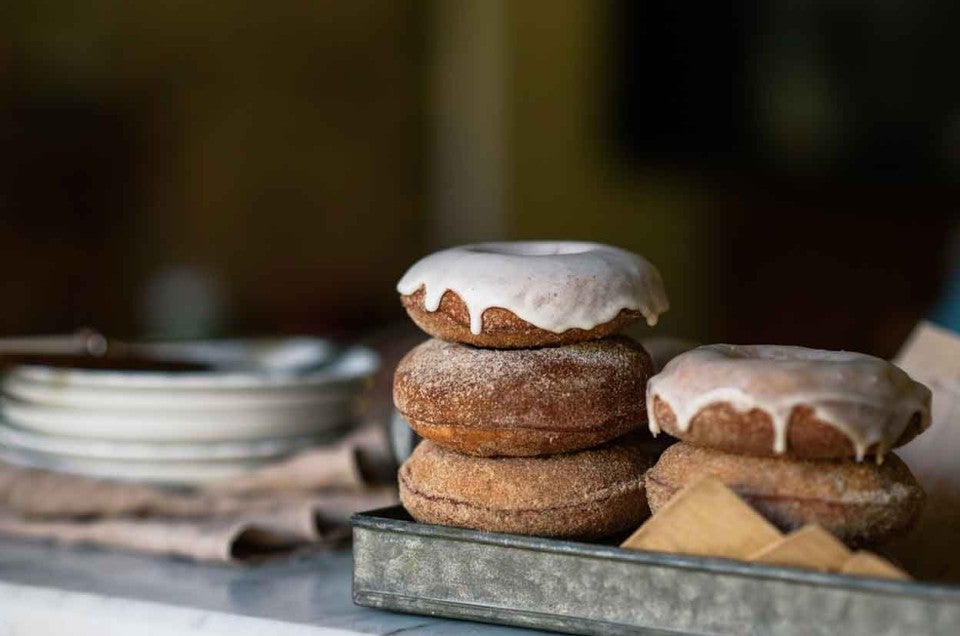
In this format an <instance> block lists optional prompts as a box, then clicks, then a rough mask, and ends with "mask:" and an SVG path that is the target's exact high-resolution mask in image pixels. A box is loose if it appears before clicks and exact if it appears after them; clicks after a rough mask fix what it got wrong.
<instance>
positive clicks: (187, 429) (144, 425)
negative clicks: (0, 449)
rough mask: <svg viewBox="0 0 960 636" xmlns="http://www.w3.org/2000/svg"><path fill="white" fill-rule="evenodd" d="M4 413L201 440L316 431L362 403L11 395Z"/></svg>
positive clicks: (121, 434) (36, 423) (54, 425)
mask: <svg viewBox="0 0 960 636" xmlns="http://www.w3.org/2000/svg"><path fill="white" fill-rule="evenodd" d="M0 413H2V416H3V419H5V420H6V421H8V422H10V423H11V424H13V425H14V426H18V427H20V428H25V429H29V430H32V431H38V432H41V433H45V434H47V435H67V436H73V437H85V438H97V439H105V440H136V441H151V442H199V441H214V440H222V441H226V440H249V439H263V438H271V437H274V438H275V437H292V436H303V435H316V434H320V433H323V432H326V431H330V430H332V429H337V428H341V427H343V426H346V425H348V424H350V423H351V422H352V421H353V420H354V418H355V415H356V403H355V401H354V400H352V399H346V400H341V401H338V402H322V403H319V404H318V403H314V402H310V401H306V402H294V403H290V404H280V405H266V406H258V407H251V406H241V407H233V406H224V407H220V408H216V409H213V408H204V409H202V410H171V409H164V408H151V409H146V408H143V409H104V408H73V407H61V406H49V405H46V404H36V403H31V402H21V401H19V400H13V399H5V400H3V403H2V405H0Z"/></svg>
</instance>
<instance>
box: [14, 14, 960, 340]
mask: <svg viewBox="0 0 960 636" xmlns="http://www.w3.org/2000/svg"><path fill="white" fill-rule="evenodd" d="M8 5H9V3H8ZM840 5H842V6H840ZM840 5H838V4H837V3H830V2H826V1H822V2H808V3H795V2H790V1H787V0H774V1H771V2H769V3H764V4H763V6H762V7H759V8H758V6H757V5H756V3H730V4H727V5H724V6H719V5H718V6H703V5H701V4H700V3H690V2H688V3H683V2H680V3H678V2H670V1H668V0H658V1H644V2H630V1H627V0H622V1H619V2H617V1H609V2H586V1H574V0H555V1H551V2H546V1H545V0H543V1H528V2H517V3H511V2H506V1H505V0H487V1H484V0H449V1H441V0H419V1H413V0H395V1H387V0H359V1H356V2H332V1H316V2H310V3H307V2H296V1H293V0H279V1H277V2H273V3H254V2H235V3H226V4H224V3H216V4H211V3H187V2H168V3H137V2H135V3H121V2H115V1H112V0H93V1H90V2H87V3H71V2H66V1H62V0H61V1H54V0H47V1H40V2H34V3H27V4H23V5H19V6H14V5H10V6H6V7H5V8H4V9H2V12H3V13H4V14H5V15H4V16H3V19H0V174H2V175H3V177H2V188H0V266H2V268H3V269H2V273H0V299H2V306H3V311H2V312H0V332H2V333H39V332H50V331H64V330H70V329H73V328H75V327H78V326H81V325H88V326H93V327H96V328H98V329H101V330H104V331H105V332H107V333H109V334H111V335H118V336H137V335H148V336H167V337H185V336H205V335H227V334H252V333H293V332H310V333H324V334H344V335H361V334H365V333H369V332H370V331H372V330H377V329H380V328H382V327H384V326H386V325H389V324H390V323H392V322H395V321H398V320H400V319H401V313H400V309H399V305H398V303H397V300H396V297H395V294H394V291H393V284H394V283H395V281H396V279H397V278H398V277H399V275H400V274H401V273H402V271H403V269H404V268H405V267H406V266H407V265H408V264H410V263H411V262H412V261H413V260H414V259H416V258H417V257H418V256H420V255H422V254H423V253H425V252H426V251H429V250H432V249H436V248H439V247H443V246H446V245H451V244H456V243H461V242H467V241H475V240H486V239H517V238H577V239H589V240H599V241H605V242H610V243H614V244H618V245H621V246H623V247H626V248H629V249H633V250H636V251H638V252H641V253H643V254H644V255H646V256H647V257H648V258H649V259H650V260H652V261H653V262H654V263H656V264H657V265H658V266H659V267H660V268H661V270H662V271H663V274H664V277H665V279H666V282H667V286H668V291H669V293H670V295H671V299H672V301H673V309H672V310H671V311H670V313H669V314H668V315H667V316H665V317H664V320H663V323H662V326H661V327H658V333H664V334H672V335H679V336H684V337H691V338H695V339H702V340H725V341H732V342H785V343H795V344H804V345H811V346H823V347H832V348H847V349H859V350H863V351H868V352H873V353H877V354H880V355H891V354H892V353H893V352H894V351H895V350H896V348H897V346H898V345H899V343H900V342H901V341H902V340H903V338H904V337H905V336H906V333H907V332H908V331H909V329H910V328H911V327H912V325H913V324H914V323H915V322H916V321H917V320H918V319H920V318H921V317H923V316H924V315H927V314H928V313H929V312H930V311H931V310H932V308H933V307H934V306H935V304H936V303H937V302H938V301H940V302H942V297H943V296H944V294H945V293H946V290H947V289H948V285H949V284H950V283H949V281H950V280H951V279H956V278H957V277H958V276H960V265H958V253H957V247H956V238H955V236H956V232H957V224H958V219H960V214H958V212H957V210H958V205H960V85H957V84H956V83H955V82H952V81H951V75H952V60H955V59H957V57H958V55H960V38H958V37H957V35H958V34H957V33H956V30H957V28H958V27H955V26H954V25H960V21H958V20H957V18H960V15H957V14H958V13H960V9H958V8H957V7H955V6H954V5H952V4H949V3H937V2H931V1H927V2H914V3H881V2H857V3H840Z"/></svg>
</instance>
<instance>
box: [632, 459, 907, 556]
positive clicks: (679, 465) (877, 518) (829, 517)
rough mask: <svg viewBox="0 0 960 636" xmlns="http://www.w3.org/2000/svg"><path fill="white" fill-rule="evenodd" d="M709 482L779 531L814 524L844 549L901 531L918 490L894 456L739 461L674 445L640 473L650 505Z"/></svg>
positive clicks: (904, 466)
mask: <svg viewBox="0 0 960 636" xmlns="http://www.w3.org/2000/svg"><path fill="white" fill-rule="evenodd" d="M706 475H710V476H713V477H716V478H717V479H719V480H720V481H722V482H723V483H725V484H726V485H727V486H729V487H730V488H732V489H733V490H734V491H735V492H737V494H739V495H740V496H741V497H743V498H744V499H745V500H746V501H747V502H748V503H750V505H752V506H753V507H754V508H755V509H756V510H758V511H759V512H760V513H761V514H763V515H764V516H765V517H766V518H767V519H769V520H770V521H771V522H772V523H774V524H775V525H776V526H778V527H779V528H780V529H781V530H784V531H789V530H793V529H796V528H799V527H801V526H803V525H805V524H807V523H818V524H820V525H822V526H823V527H824V528H826V529H827V530H829V531H830V532H832V533H833V534H834V535H836V536H837V537H838V538H840V539H841V540H842V541H844V542H845V543H847V544H849V545H853V546H857V545H864V544H874V543H879V542H882V541H884V540H886V539H888V538H890V537H892V536H895V535H896V534H899V533H901V532H903V531H904V530H906V529H908V528H909V527H910V526H911V525H912V524H913V522H914V521H915V519H916V517H917V515H918V514H919V512H920V510H921V508H922V506H923V501H924V494H923V490H922V489H921V488H920V485H919V484H918V483H917V481H916V479H915V478H914V477H913V474H912V473H911V472H910V469H909V468H907V466H906V464H904V463H903V462H902V461H901V460H900V459H899V458H898V457H897V456H896V455H893V454H889V455H887V456H886V458H885V460H884V463H883V464H881V465H877V464H875V463H873V462H862V463H858V462H854V461H852V460H850V459H841V460H803V459H783V458H769V457H746V456H741V455H733V454H729V453H724V452H722V451H718V450H714V449H709V448H704V447H699V446H694V445H692V444H687V443H684V442H681V443H678V444H674V445H673V446H671V447H670V448H668V449H667V450H666V451H664V453H663V454H662V455H661V456H660V460H659V461H658V462H657V464H656V465H655V466H654V467H653V468H651V469H650V470H649V471H648V472H647V475H646V487H647V497H648V500H649V504H650V508H651V510H653V511H654V512H655V511H657V510H659V509H660V507H662V506H663V505H664V504H665V503H666V502H667V501H669V500H670V498H671V497H673V495H675V494H676V493H677V492H678V491H679V490H680V489H682V488H683V487H685V486H686V485H688V484H691V483H693V482H694V481H696V480H697V479H700V478H701V477H703V476H706Z"/></svg>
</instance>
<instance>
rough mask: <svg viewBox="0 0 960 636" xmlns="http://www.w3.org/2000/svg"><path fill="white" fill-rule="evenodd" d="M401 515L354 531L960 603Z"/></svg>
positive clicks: (370, 514) (895, 585) (377, 512)
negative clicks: (415, 519)
mask: <svg viewBox="0 0 960 636" xmlns="http://www.w3.org/2000/svg"><path fill="white" fill-rule="evenodd" d="M398 513H401V514H404V515H405V514H407V513H406V511H405V510H404V508H403V506H402V505H394V506H387V507H383V508H376V509H373V510H367V511H363V512H357V513H354V514H353V515H352V516H351V517H350V525H351V526H352V527H354V528H364V529H370V530H379V531H386V532H393V533H399V534H409V535H418V536H427V537H437V538H443V539H450V540H454V541H463V542H468V543H480V544H485V545H494V546H500V547H507V548H520V549H524V550H533V551H538V552H548V553H554V554H567V555H574V556H582V557H589V558H594V559H603V560H612V561H621V562H628V563H636V564H638V565H651V566H658V567H666V568H671V569H677V570H686V571H693V572H706V573H712V574H724V575H728V576H739V577H745V578H751V579H764V580H776V581H784V582H789V583H797V584H805V585H818V586H826V587H832V588H838V589H846V590H854V591H859V592H870V593H879V594H885V595H896V596H899V597H901V598H902V597H903V596H911V597H919V598H924V599H928V600H932V597H937V598H938V599H940V600H944V601H947V602H951V601H952V602H955V603H958V604H960V585H953V584H949V583H933V582H925V581H898V580H892V579H880V578H871V577H865V576H854V575H849V574H831V573H825V572H817V571H815V570H804V569H800V568H789V567H782V566H773V565H763V564H758V563H750V562H747V561H740V560H736V559H725V558H719V557H701V556H692V555H685V554H672V553H669V552H652V551H646V550H626V549H623V548H620V547H619V546H610V545H598V544H594V543H584V542H579V541H567V540H563V539H551V538H546V537H532V536H525V535H517V534H506V533H498V532H484V531H480V530H469V529H466V528H456V527H452V526H439V525H433V524H426V523H419V522H417V521H407V520H405V519H397V518H393V516H395V515H397V514H398ZM354 583H356V581H354Z"/></svg>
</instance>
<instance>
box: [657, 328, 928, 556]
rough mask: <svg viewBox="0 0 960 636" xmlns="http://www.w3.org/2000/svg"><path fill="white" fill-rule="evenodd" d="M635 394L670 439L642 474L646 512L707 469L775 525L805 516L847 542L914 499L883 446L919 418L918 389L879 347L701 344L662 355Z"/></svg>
mask: <svg viewBox="0 0 960 636" xmlns="http://www.w3.org/2000/svg"><path fill="white" fill-rule="evenodd" d="M646 399H647V410H648V412H649V415H650V418H649V425H650V430H651V432H653V433H654V434H655V435H656V434H657V433H659V432H660V431H665V432H667V433H669V434H670V435H672V436H674V437H677V438H679V439H680V440H682V441H681V442H680V443H678V444H675V445H673V446H671V447H670V448H669V449H667V450H666V451H665V452H664V453H663V455H662V456H661V457H660V459H659V461H658V462H657V463H656V465H655V466H654V467H653V468H651V469H650V471H649V472H648V473H647V476H646V489H647V497H648V501H649V505H650V509H651V510H652V511H654V512H656V511H657V510H658V509H659V508H660V507H662V506H663V505H664V504H665V503H666V502H667V501H668V500H669V499H670V498H671V497H672V496H673V495H674V494H675V493H677V492H678V491H679V490H681V489H682V488H683V487H684V486H686V485H688V484H690V483H692V482H694V481H696V480H698V479H700V478H702V477H704V476H708V475H709V476H713V477H716V478H718V479H720V480H721V481H723V482H724V483H725V484H726V485H728V486H729V487H731V488H732V489H733V490H734V491H736V492H737V493H738V494H739V495H740V496H742V497H743V498H744V499H746V501H747V502H749V503H750V504H751V505H752V506H753V507H754V508H756V509H757V510H758V511H759V512H760V513H761V514H763V515H764V516H766V517H767V518H768V519H769V520H770V521H771V522H773V523H774V524H775V525H777V526H779V527H780V528H781V529H782V530H785V531H789V530H793V529H796V528H798V527H800V526H803V525H805V524H808V523H817V524H820V525H821V526H823V527H825V528H826V529H827V530H829V531H830V532H832V533H833V534H834V535H836V536H837V537H838V538H840V539H841V540H843V541H844V542H846V543H847V544H849V545H852V546H858V545H868V544H877V543H881V542H883V541H884V540H886V539H888V538H890V537H892V536H894V535H896V534H898V533H900V532H902V531H903V530H905V529H907V528H908V527H909V526H910V525H911V524H912V523H913V521H914V520H915V519H916V517H917V515H918V513H919V511H920V509H921V507H922V504H923V499H924V495H923V491H922V490H921V488H920V486H919V484H918V483H917V481H916V479H914V477H913V475H912V474H911V473H910V470H909V469H908V468H907V467H906V465H905V464H904V463H903V462H902V461H900V459H899V458H897V457H896V456H895V455H893V454H892V453H890V452H889V450H890V449H891V448H894V447H897V446H900V445H902V444H905V443H906V442H908V441H910V440H911V439H913V437H915V436H916V435H918V434H919V433H921V432H923V431H924V430H925V429H926V428H927V427H928V426H929V424H930V391H929V389H927V388H926V387H925V386H923V385H922V384H920V383H918V382H915V381H913V380H912V379H911V378H910V377H909V376H908V375H907V374H906V373H904V372H903V371H902V370H901V369H899V368H898V367H896V366H894V365H892V364H890V363H889V362H886V361H884V360H881V359H879V358H874V357H872V356H868V355H864V354H859V353H851V352H837V351H821V350H815V349H806V348H803V347H786V346H737V345H709V346H704V347H699V348H697V349H694V350H692V351H688V352H686V353H683V354H680V355H679V356H677V357H676V358H674V359H673V360H671V361H670V363H669V364H667V365H666V367H665V368H664V369H663V371H662V372H660V373H659V374H657V375H656V376H654V377H653V378H651V379H650V381H649V383H648V385H647V394H646ZM866 457H870V458H871V459H873V460H875V461H863V460H864V459H865V458H866Z"/></svg>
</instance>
